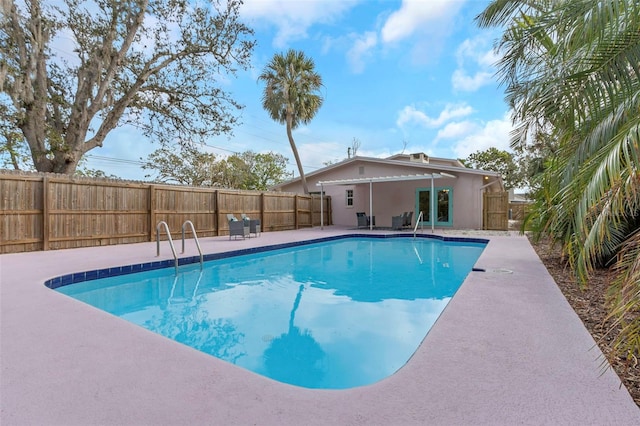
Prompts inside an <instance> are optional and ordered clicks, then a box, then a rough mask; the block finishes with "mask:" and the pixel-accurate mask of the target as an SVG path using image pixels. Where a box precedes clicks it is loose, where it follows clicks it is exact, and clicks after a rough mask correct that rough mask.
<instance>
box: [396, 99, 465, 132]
mask: <svg viewBox="0 0 640 426" xmlns="http://www.w3.org/2000/svg"><path fill="white" fill-rule="evenodd" d="M471 113H473V108H472V107H471V106H469V105H466V104H447V105H446V106H445V108H444V110H442V111H441V112H440V114H439V115H438V116H437V117H429V116H428V115H427V114H426V113H424V112H423V111H419V110H418V109H416V107H414V106H412V105H409V106H406V107H404V109H402V111H400V113H399V114H398V119H397V120H396V124H397V125H398V127H404V126H405V125H407V124H412V123H415V124H418V125H420V126H423V127H430V128H435V127H440V126H442V125H443V124H445V123H446V122H448V121H451V120H453V119H456V118H460V117H466V116H468V115H469V114H471Z"/></svg>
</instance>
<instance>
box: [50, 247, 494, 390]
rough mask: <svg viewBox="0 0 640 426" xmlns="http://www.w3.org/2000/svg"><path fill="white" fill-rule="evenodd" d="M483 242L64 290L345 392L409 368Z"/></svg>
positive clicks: (242, 359) (356, 251) (216, 349)
mask: <svg viewBox="0 0 640 426" xmlns="http://www.w3.org/2000/svg"><path fill="white" fill-rule="evenodd" d="M483 248H484V244H483V243H481V242H479V241H475V242H465V241H457V242H444V241H440V240H436V239H423V238H417V239H411V238H385V239H381V238H361V237H359V238H348V239H339V240H335V241H326V242H319V243H314V244H309V245H301V246H297V247H290V248H285V249H279V250H274V251H264V252H259V253H253V254H247V255H243V256H239V257H230V258H226V259H219V260H214V261H208V262H206V263H205V268H204V269H202V270H201V269H200V267H199V265H197V264H192V265H187V266H182V267H181V268H180V270H179V273H178V274H176V273H175V270H174V269H173V268H163V269H157V270H152V271H147V272H144V273H141V274H140V273H137V274H128V275H121V276H116V277H109V278H103V279H95V280H91V281H85V282H79V283H75V284H73V285H67V286H61V287H58V288H57V290H58V291H60V292H62V293H65V294H67V295H69V296H72V297H74V298H76V299H78V300H81V301H84V302H86V303H89V304H91V305H94V306H96V307H98V308H100V309H103V310H105V311H107V312H110V313H112V314H114V315H117V316H119V317H121V318H124V319H126V320H128V321H131V322H133V323H135V324H138V325H141V326H143V327H145V328H147V329H149V330H151V331H154V332H156V333H159V334H162V335H163V336H166V337H169V338H171V339H174V340H176V341H178V342H181V343H184V344H186V345H189V346H191V347H194V348H196V349H198V350H201V351H203V352H206V353H209V354H211V355H214V356H216V357H218V358H221V359H224V360H226V361H228V362H231V363H234V364H236V365H238V366H241V367H243V368H246V369H248V370H251V371H254V372H256V373H258V374H262V375H264V376H267V377H270V378H272V379H275V380H279V381H281V382H285V383H289V384H293V385H297V386H303V387H309V388H326V389H343V388H350V387H356V386H362V385H366V384H370V383H374V382H376V381H378V380H381V379H383V378H384V377H387V376H388V375H390V374H393V373H394V372H395V371H397V370H398V369H399V368H401V367H402V365H404V364H405V363H406V361H407V360H408V359H409V358H410V357H411V355H412V354H413V353H414V352H415V350H416V349H417V347H418V346H419V345H420V343H421V342H422V340H423V339H424V337H425V335H426V334H427V332H428V331H429V329H430V328H431V326H432V325H433V323H434V322H435V320H436V319H437V318H438V316H439V315H440V313H441V312H442V310H443V309H444V307H445V306H446V304H447V303H448V301H449V300H450V299H451V297H452V296H453V294H454V293H455V292H456V290H457V289H458V288H459V286H460V285H461V284H462V282H463V280H464V278H465V277H466V275H467V274H468V273H469V272H470V271H471V269H472V267H473V265H474V263H475V262H476V260H477V258H478V257H479V256H480V253H481V252H482V250H483ZM87 274H88V273H87ZM98 275H99V274H98ZM92 277H93V274H92Z"/></svg>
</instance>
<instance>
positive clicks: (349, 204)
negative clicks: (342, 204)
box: [345, 189, 353, 207]
mask: <svg viewBox="0 0 640 426" xmlns="http://www.w3.org/2000/svg"><path fill="white" fill-rule="evenodd" d="M345 197H346V203H347V207H353V189H347V191H346V192H345Z"/></svg>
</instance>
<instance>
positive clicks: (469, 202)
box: [282, 161, 491, 229]
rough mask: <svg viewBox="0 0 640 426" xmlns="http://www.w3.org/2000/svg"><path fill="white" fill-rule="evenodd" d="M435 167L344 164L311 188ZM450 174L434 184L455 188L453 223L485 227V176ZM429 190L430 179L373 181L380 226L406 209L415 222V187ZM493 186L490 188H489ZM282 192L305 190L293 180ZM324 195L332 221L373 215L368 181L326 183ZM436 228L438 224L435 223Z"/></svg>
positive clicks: (348, 221)
mask: <svg viewBox="0 0 640 426" xmlns="http://www.w3.org/2000/svg"><path fill="white" fill-rule="evenodd" d="M438 171H439V169H438V168H437V167H434V168H433V169H432V170H429V169H423V168H415V167H411V166H408V167H403V166H399V165H387V164H378V163H369V162H361V161H355V162H352V163H350V164H346V165H344V166H343V167H339V168H335V169H332V170H327V171H326V172H324V173H322V174H318V175H314V176H312V177H309V178H308V179H307V183H308V186H309V191H311V192H316V191H318V192H319V191H320V187H319V186H316V183H317V182H318V181H319V180H323V181H328V180H338V179H354V178H364V177H373V176H397V175H415V174H419V173H431V172H438ZM447 173H450V174H453V175H456V176H457V177H456V178H455V179H453V178H440V179H435V180H434V186H435V187H436V188H439V187H449V188H452V190H453V199H452V203H453V223H452V226H451V227H452V228H455V229H481V228H482V191H483V188H482V187H483V185H485V181H484V179H483V176H482V175H477V174H469V173H462V172H451V171H449V170H447ZM418 188H423V189H430V188H431V180H430V179H424V180H408V181H399V182H379V183H373V187H372V191H373V214H374V216H375V217H376V225H377V226H391V217H392V216H397V215H400V214H402V213H403V212H405V211H412V212H414V215H413V225H415V221H416V219H417V216H418V212H417V211H416V189H418ZM348 189H353V191H354V199H353V202H354V203H353V206H352V207H350V206H347V205H346V195H345V194H346V190H348ZM490 189H491V188H490ZM282 190H283V191H288V192H296V191H298V192H299V191H302V185H300V184H299V183H296V182H294V183H293V184H291V185H287V186H286V187H283V188H282ZM324 191H325V194H327V195H330V196H331V197H332V203H331V205H332V210H333V223H334V224H336V225H343V226H354V227H355V226H356V225H357V220H356V212H361V211H363V212H366V213H367V215H369V214H370V207H369V184H368V183H363V184H358V185H327V186H324ZM436 227H438V226H437V225H436Z"/></svg>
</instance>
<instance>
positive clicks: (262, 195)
mask: <svg viewBox="0 0 640 426" xmlns="http://www.w3.org/2000/svg"><path fill="white" fill-rule="evenodd" d="M260 226H261V227H262V231H264V229H265V228H266V223H264V192H261V193H260Z"/></svg>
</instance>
